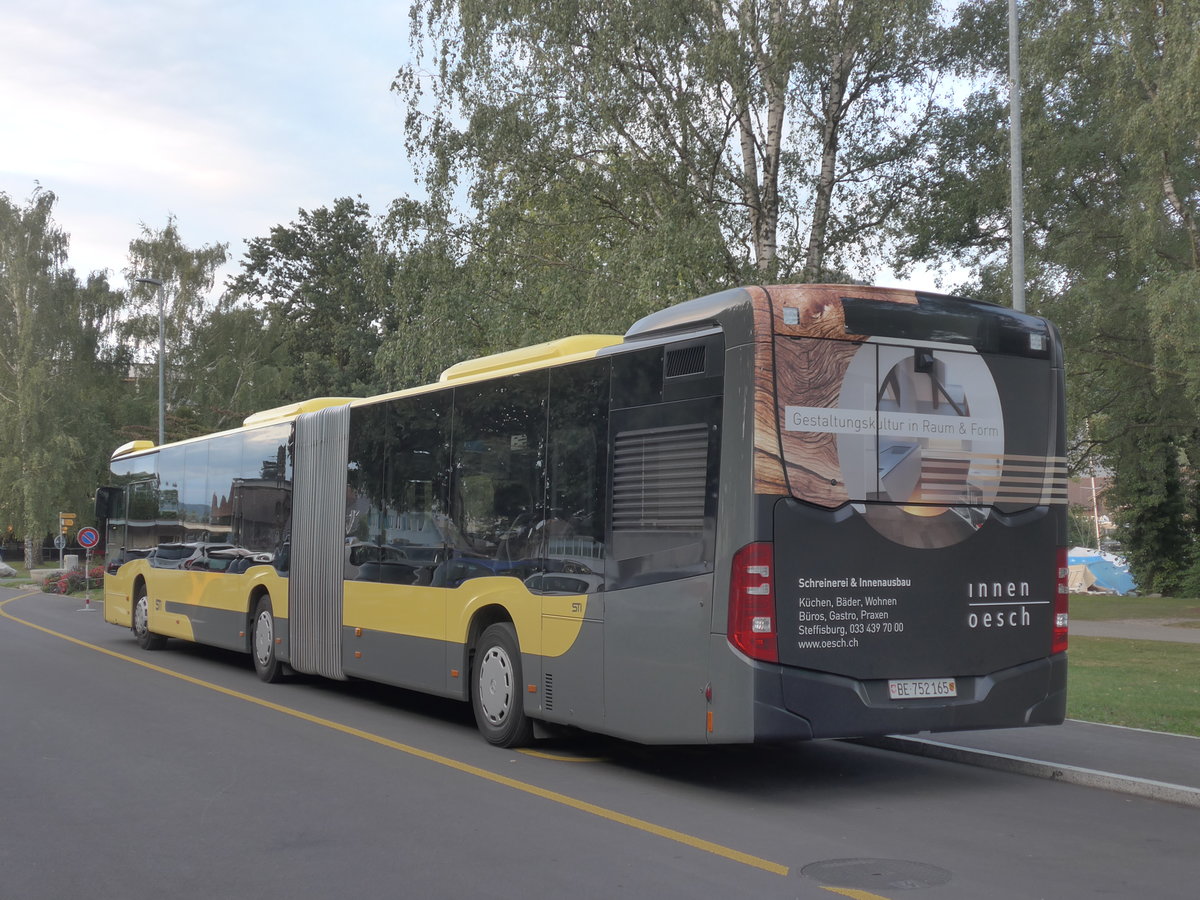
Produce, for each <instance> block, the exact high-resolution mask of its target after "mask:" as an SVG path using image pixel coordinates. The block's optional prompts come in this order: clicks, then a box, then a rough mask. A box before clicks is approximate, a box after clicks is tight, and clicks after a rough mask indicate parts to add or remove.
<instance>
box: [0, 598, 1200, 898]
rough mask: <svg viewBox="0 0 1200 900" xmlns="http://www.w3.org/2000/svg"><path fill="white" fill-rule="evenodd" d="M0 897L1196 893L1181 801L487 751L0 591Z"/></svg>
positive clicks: (312, 684)
mask: <svg viewBox="0 0 1200 900" xmlns="http://www.w3.org/2000/svg"><path fill="white" fill-rule="evenodd" d="M0 764H2V765H3V774H2V775H0V812H2V814H0V900H8V898H14V900H15V898H22V900H24V898H30V900H38V898H65V897H89V898H122V900H138V898H161V897H165V896H169V897H172V898H192V897H195V898H208V897H247V898H258V897H262V898H267V897H270V898H278V897H288V898H289V900H291V898H326V897H335V896H336V897H357V898H374V897H404V898H410V897H411V898H421V897H456V898H458V897H477V896H486V897H489V898H508V897H513V898H516V897H521V898H550V897H567V896H569V897H573V898H592V897H595V898H601V897H603V898H611V897H615V896H625V897H654V898H655V900H669V898H684V897H687V898H697V897H704V898H708V897H755V898H776V897H780V898H829V897H833V896H849V897H854V898H858V900H872V898H878V897H885V898H890V900H900V898H918V897H929V898H980V900H990V898H996V900H1014V898H1041V897H1052V898H1056V900H1070V898H1082V897H1097V896H1112V897H1135V896H1136V897H1147V898H1151V897H1153V898H1163V900H1168V898H1188V900H1191V898H1193V897H1195V896H1196V891H1197V883H1198V882H1200V877H1198V876H1200V863H1198V861H1197V856H1196V852H1195V848H1196V835H1197V834H1200V811H1198V810H1196V809H1193V808H1189V807H1184V806H1180V805H1176V804H1171V803H1164V802H1160V801H1156V800H1151V799H1143V798H1139V797H1130V796H1126V795H1121V794H1117V793H1112V792H1108V791H1103V790H1096V789H1093V788H1087V787H1080V786H1077V785H1072V784H1063V783H1059V782H1055V781H1045V780H1039V779H1036V778H1029V777H1023V776H1020V775H1013V774H1008V773H1004V772H997V771H991V770H987V769H980V768H974V767H971V766H965V765H961V764H957V763H952V762H945V761H940V760H935V759H925V758H921V757H915V756H908V755H904V754H898V753H892V752H889V751H886V750H882V749H878V748H874V747H867V746H860V745H853V744H847V743H841V742H826V743H817V744H807V745H796V746H789V747H777V748H754V747H751V748H718V749H702V748H645V747H638V746H633V745H629V744H623V743H619V742H614V741H607V740H602V739H598V738H583V739H576V740H572V741H555V742H548V743H545V744H543V745H541V746H539V747H538V748H536V750H535V751H533V752H515V751H505V750H497V749H494V748H491V747H489V746H488V745H487V744H486V743H485V742H484V741H483V740H482V739H481V738H480V737H479V736H478V735H477V734H476V732H475V729H474V724H473V722H472V721H471V716H470V712H469V710H468V709H467V708H466V707H463V706H460V705H458V704H454V703H450V702H445V701H441V700H436V699H431V698H425V697H421V696H418V695H413V694H409V693H406V692H403V691H398V690H392V689H388V688H381V687H376V686H370V685H361V684H335V683H331V682H324V681H320V680H315V679H305V680H298V681H296V682H294V683H290V684H286V685H265V684H262V683H261V682H259V681H258V680H257V679H256V678H255V676H254V673H253V669H252V667H251V666H250V663H249V660H248V659H247V658H243V657H240V656H237V655H235V654H228V653H224V652H221V651H215V650H210V649H205V648H200V647H194V646H189V645H186V644H182V643H179V642H175V641H172V642H171V643H170V645H169V649H168V650H166V651H163V652H160V653H147V652H143V651H141V650H139V649H138V648H137V646H136V644H135V643H134V642H133V641H132V639H131V637H130V636H129V633H128V632H127V631H126V630H124V629H119V628H116V627H114V626H111V625H106V624H105V623H104V622H103V618H102V614H101V613H100V612H98V611H95V610H93V611H90V612H84V611H80V602H79V601H78V600H76V599H71V598H62V597H53V596H48V595H42V594H32V593H31V592H30V591H29V590H28V589H26V590H23V591H17V590H3V589H0Z"/></svg>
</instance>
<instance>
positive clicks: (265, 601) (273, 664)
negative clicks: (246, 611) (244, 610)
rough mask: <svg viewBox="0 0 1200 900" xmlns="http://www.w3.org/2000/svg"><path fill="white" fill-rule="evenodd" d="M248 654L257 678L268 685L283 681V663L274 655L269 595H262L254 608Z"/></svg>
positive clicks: (273, 633)
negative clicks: (252, 658) (251, 658)
mask: <svg viewBox="0 0 1200 900" xmlns="http://www.w3.org/2000/svg"><path fill="white" fill-rule="evenodd" d="M250 653H251V655H252V656H253V657H254V671H256V672H257V673H258V677H259V678H261V679H262V680H263V681H265V682H267V683H268V684H275V683H277V682H280V681H283V663H281V662H280V661H279V657H278V656H276V655H275V613H274V612H273V611H272V610H271V597H270V595H269V594H263V595H262V596H261V597H260V598H259V599H258V605H257V606H255V607H254V623H253V625H252V626H251V628H250Z"/></svg>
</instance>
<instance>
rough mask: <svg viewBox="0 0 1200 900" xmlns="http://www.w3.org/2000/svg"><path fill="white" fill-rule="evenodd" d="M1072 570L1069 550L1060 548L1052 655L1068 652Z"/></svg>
mask: <svg viewBox="0 0 1200 900" xmlns="http://www.w3.org/2000/svg"><path fill="white" fill-rule="evenodd" d="M1070 574H1071V570H1070V568H1069V567H1068V566H1067V548H1066V547H1059V548H1058V577H1057V578H1056V579H1055V581H1056V584H1055V591H1054V637H1053V638H1052V639H1051V641H1050V653H1051V654H1054V653H1066V652H1067V626H1068V624H1069V622H1070V619H1071V617H1070V615H1069V609H1070V604H1071V592H1070V588H1069V587H1068V582H1069V578H1070Z"/></svg>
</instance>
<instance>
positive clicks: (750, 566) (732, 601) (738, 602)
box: [728, 543, 779, 662]
mask: <svg viewBox="0 0 1200 900" xmlns="http://www.w3.org/2000/svg"><path fill="white" fill-rule="evenodd" d="M774 569H775V552H774V549H773V548H772V545H771V544H769V543H755V544H747V545H746V546H745V547H743V548H742V549H741V550H739V551H738V552H737V553H735V554H734V556H733V573H732V576H731V578H730V581H729V631H728V634H729V643H731V644H733V646H734V647H736V648H737V649H738V650H741V651H742V652H743V653H745V654H746V655H747V656H749V657H750V658H751V659H758V660H762V661H763V662H779V644H778V641H777V638H776V634H777V631H776V623H775V578H774V574H773V573H774Z"/></svg>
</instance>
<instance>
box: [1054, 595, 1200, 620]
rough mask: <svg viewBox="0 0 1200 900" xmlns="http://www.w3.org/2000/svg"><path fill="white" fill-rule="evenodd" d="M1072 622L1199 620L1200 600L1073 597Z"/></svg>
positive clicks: (1109, 596)
mask: <svg viewBox="0 0 1200 900" xmlns="http://www.w3.org/2000/svg"><path fill="white" fill-rule="evenodd" d="M1071 618H1072V619H1079V620H1082V621H1085V622H1099V621H1104V620H1106V619H1196V620H1198V621H1200V600H1197V599H1196V598H1195V597H1115V596H1112V595H1105V594H1072V595H1071Z"/></svg>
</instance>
